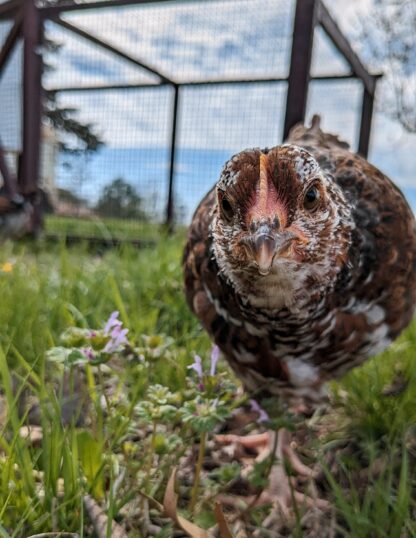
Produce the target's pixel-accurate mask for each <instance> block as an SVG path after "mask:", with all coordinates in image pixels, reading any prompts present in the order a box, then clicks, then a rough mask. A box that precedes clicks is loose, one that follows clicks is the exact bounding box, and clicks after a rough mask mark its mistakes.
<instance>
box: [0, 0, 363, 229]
mask: <svg viewBox="0 0 416 538" xmlns="http://www.w3.org/2000/svg"><path fill="white" fill-rule="evenodd" d="M294 6H295V2H294V0H291V1H289V2H287V1H286V0H241V1H235V0H221V1H220V0H214V1H209V2H208V1H199V2H198V1H189V2H166V3H160V4H158V3H150V4H139V5H137V6H125V7H118V8H114V7H111V8H108V9H107V8H105V9H96V10H85V11H78V12H77V11H71V12H68V13H64V14H62V15H61V17H62V19H63V20H64V21H66V22H67V23H68V24H71V25H73V26H76V27H78V28H79V29H80V30H81V32H86V33H88V34H90V35H91V36H93V38H95V39H99V40H101V41H102V42H104V43H105V44H106V47H102V46H99V45H98V44H97V43H93V42H91V40H88V39H86V38H85V36H84V37H82V36H80V35H79V34H76V33H74V32H73V31H71V30H70V29H68V28H62V27H61V26H59V25H57V24H56V23H55V22H52V21H47V22H46V35H47V37H48V39H49V40H51V41H52V42H53V43H55V44H58V45H59V47H58V49H57V50H55V49H51V48H50V47H46V52H45V53H44V60H45V63H46V64H47V66H48V68H47V70H46V71H45V73H44V76H43V85H44V87H45V88H46V89H49V90H50V89H55V90H56V89H60V90H62V91H58V92H57V93H56V106H57V107H58V108H60V109H61V110H62V109H63V110H65V111H66V116H67V118H69V120H70V121H71V120H75V121H76V122H78V123H79V125H81V127H82V126H83V125H84V126H85V125H90V129H91V131H92V132H93V133H94V134H96V135H98V137H99V138H100V139H101V140H102V142H103V145H102V147H100V149H99V150H98V151H96V152H89V153H85V152H84V153H83V152H81V153H79V152H75V153H74V152H73V153H68V152H63V151H62V150H61V147H62V144H65V145H67V146H69V147H71V148H73V149H74V148H80V147H82V144H80V142H79V140H77V139H76V137H74V136H73V135H71V134H69V133H68V132H67V131H65V130H62V129H56V128H55V127H54V125H53V124H52V123H51V122H50V121H49V122H48V121H45V122H44V123H45V125H44V126H43V135H42V141H43V144H42V184H43V186H44V188H45V190H47V191H48V193H49V194H50V197H51V199H52V202H53V206H54V211H55V216H54V217H53V218H52V219H51V221H50V222H51V226H52V227H50V229H54V230H56V231H62V230H64V231H69V232H73V233H78V232H79V231H80V229H81V228H82V226H81V224H82V223H83V222H87V221H88V223H89V224H88V225H87V224H86V225H85V227H84V228H83V231H84V232H85V233H87V234H88V235H91V234H93V233H94V234H95V233H99V234H101V233H107V232H108V231H109V230H110V232H113V231H117V230H116V229H118V230H122V231H123V233H126V234H127V235H129V236H130V237H131V236H134V235H135V234H136V233H141V231H143V230H147V232H146V233H148V231H149V230H151V233H152V234H154V233H156V231H157V227H156V226H154V223H155V222H161V221H163V220H164V219H165V212H166V207H167V194H168V181H169V172H170V147H171V136H172V122H173V102H174V86H173V85H172V84H171V83H170V82H173V83H175V84H180V86H179V109H178V122H177V136H176V151H175V167H174V202H175V203H174V212H175V216H176V218H177V220H178V221H179V222H187V221H189V219H190V216H191V214H192V212H193V211H194V209H195V207H196V205H197V204H198V202H199V200H200V199H201V197H202V196H203V195H204V194H205V192H206V191H207V190H208V189H209V188H210V187H211V186H212V185H213V183H214V182H215V181H216V180H217V178H218V176H219V173H220V170H221V167H222V165H223V164H224V162H225V161H226V160H227V159H228V158H229V157H230V155H232V154H233V153H235V152H238V151H240V150H242V149H244V148H247V147H255V146H257V147H265V146H269V147H270V146H273V145H276V144H278V143H280V142H281V141H282V129H283V121H284V112H285V110H284V107H285V100H286V92H287V83H286V82H285V80H280V81H276V80H270V79H277V78H280V79H285V78H286V77H287V75H288V72H289V62H290V51H291V37H292V36H291V33H292V28H293V16H294ZM7 28H10V25H9V23H8V26H7V25H5V24H0V43H1V40H2V38H3V39H4V35H5V34H6V33H7ZM111 47H113V48H115V49H118V50H119V51H120V54H118V55H117V54H115V53H114V52H115V51H111V50H109V49H111ZM19 54H20V55H21V53H20V52H18V51H17V52H16V53H15V55H16V58H17V57H18V56H19ZM123 55H124V56H126V55H127V56H129V57H130V58H131V59H132V60H133V61H131V60H130V61H129V60H128V58H126V57H124V59H123V58H122V56H123ZM19 62H20V61H19V58H17V59H14V60H13V61H12V62H11V63H10V65H9V67H8V71H10V73H9V74H8V73H6V74H5V76H3V78H2V79H1V80H0V97H2V96H4V97H3V99H2V102H4V103H6V104H7V106H5V107H4V110H5V111H6V112H5V113H2V114H1V115H0V137H1V138H2V139H4V140H10V141H11V142H10V143H11V145H13V146H16V148H17V149H18V150H20V138H21V133H20V125H21V106H20V98H21V89H20V88H21V80H20V79H19V77H20V70H21V62H20V63H19ZM138 64H141V66H140V65H138ZM146 66H148V67H149V68H150V69H146ZM311 71H312V74H313V75H315V76H322V75H328V74H341V75H342V74H346V73H348V72H349V67H348V65H347V64H346V62H345V60H344V59H343V58H342V57H341V56H340V54H339V53H338V51H337V50H336V49H335V48H334V47H333V45H332V44H331V42H330V41H329V40H328V38H327V36H326V35H325V34H324V33H323V32H322V30H321V29H319V28H317V30H316V32H315V40H314V49H313V55H312V68H311ZM157 73H159V75H160V76H158V74H157ZM223 78H225V79H238V80H246V81H247V80H251V81H253V79H256V81H255V82H251V83H249V82H244V83H241V84H212V82H215V81H218V80H220V79H223ZM261 78H263V79H268V80H267V82H266V81H263V82H262V81H259V80H258V79H261ZM204 81H205V82H207V81H210V82H211V83H210V84H201V82H204ZM6 85H7V89H6ZM99 86H101V87H102V88H101V89H97V87H99ZM120 86H123V87H120ZM126 86H133V87H130V88H128V89H127V88H126ZM117 87H118V88H117ZM2 88H3V89H2ZM83 88H84V90H83ZM85 88H87V90H85ZM91 88H95V89H91ZM1 92H3V93H1ZM361 96H362V86H361V84H360V83H359V82H352V81H350V80H338V81H332V82H329V81H314V82H311V85H310V92H309V99H308V107H307V116H308V118H307V119H310V117H311V115H312V114H313V113H319V114H321V115H322V117H323V126H324V128H325V129H327V130H329V131H333V132H335V133H339V134H340V135H341V136H342V137H343V138H345V139H346V140H347V141H348V142H350V143H351V144H352V145H353V147H354V148H355V147H356V144H357V138H358V136H357V135H358V125H359V117H360V107H361ZM8 100H9V101H8ZM67 126H68V124H67ZM12 142H13V143H12ZM110 187H111V188H110ZM57 216H59V218H57ZM74 217H77V219H74ZM81 217H82V218H81ZM59 219H60V220H59ZM65 219H66V220H65ZM99 220H100V222H102V221H104V222H105V224H106V226H107V227H106V226H102V225H101V224H97V223H98V221H99ZM120 220H122V225H120V224H119V221H120ZM75 221H77V224H76V225H75V224H74V222H75ZM116 221H117V222H118V224H116ZM138 222H140V223H144V225H143V226H142V227H141V228H140V230H139V228H138V227H137V223H138ZM80 223H81V224H80ZM91 223H94V226H91ZM103 230H104V231H103ZM126 230H127V231H126Z"/></svg>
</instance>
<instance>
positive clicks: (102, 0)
mask: <svg viewBox="0 0 416 538" xmlns="http://www.w3.org/2000/svg"><path fill="white" fill-rule="evenodd" d="M179 1H180V2H181V3H184V2H189V3H191V2H193V3H195V1H196V0H179ZM204 1H205V2H207V1H209V0H204ZM222 1H223V2H224V1H228V2H237V1H238V0H222ZM173 2H176V3H177V2H178V0H99V1H98V2H84V3H75V2H68V3H67V4H60V5H55V6H48V7H44V8H41V12H42V16H43V17H45V18H49V17H53V16H56V15H59V13H63V12H69V11H85V10H89V9H103V8H104V9H105V8H113V7H126V6H139V5H143V4H154V3H157V4H163V3H173Z"/></svg>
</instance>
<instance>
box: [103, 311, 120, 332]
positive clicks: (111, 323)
mask: <svg viewBox="0 0 416 538" xmlns="http://www.w3.org/2000/svg"><path fill="white" fill-rule="evenodd" d="M118 316H119V311H118V310H114V312H112V313H111V315H110V317H109V318H108V320H107V323H106V324H105V327H104V334H106V335H109V334H110V331H111V329H113V328H114V327H117V326H119V327H121V325H122V323H121V321H120V320H119V319H118Z"/></svg>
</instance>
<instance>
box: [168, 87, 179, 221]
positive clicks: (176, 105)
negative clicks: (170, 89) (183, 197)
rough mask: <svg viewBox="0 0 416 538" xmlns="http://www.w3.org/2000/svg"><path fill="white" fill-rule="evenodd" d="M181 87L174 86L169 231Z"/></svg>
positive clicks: (171, 215) (172, 208)
mask: <svg viewBox="0 0 416 538" xmlns="http://www.w3.org/2000/svg"><path fill="white" fill-rule="evenodd" d="M179 94H180V89H179V87H178V86H174V94H173V103H172V130H171V139H170V166H169V177H168V201H167V205H166V226H167V228H168V230H169V232H172V231H173V227H174V220H175V215H174V198H175V188H174V179H175V159H176V132H177V127H178V117H179V106H180V95H179Z"/></svg>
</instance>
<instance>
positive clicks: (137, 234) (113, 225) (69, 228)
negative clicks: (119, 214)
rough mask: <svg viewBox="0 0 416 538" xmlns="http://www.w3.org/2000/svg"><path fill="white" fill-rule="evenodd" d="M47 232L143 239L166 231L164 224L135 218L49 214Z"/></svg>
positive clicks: (46, 220)
mask: <svg viewBox="0 0 416 538" xmlns="http://www.w3.org/2000/svg"><path fill="white" fill-rule="evenodd" d="M45 231H46V233H47V234H54V235H59V236H62V237H65V236H80V237H98V238H101V239H112V238H116V239H121V240H132V239H135V240H137V239H139V240H142V241H147V240H152V239H158V238H159V236H160V234H161V233H164V228H163V226H162V225H156V224H155V223H153V222H145V221H140V220H134V219H119V218H98V217H91V218H83V217H62V216H57V215H47V216H46V217H45Z"/></svg>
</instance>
